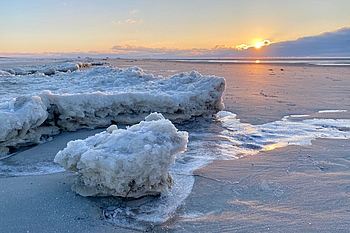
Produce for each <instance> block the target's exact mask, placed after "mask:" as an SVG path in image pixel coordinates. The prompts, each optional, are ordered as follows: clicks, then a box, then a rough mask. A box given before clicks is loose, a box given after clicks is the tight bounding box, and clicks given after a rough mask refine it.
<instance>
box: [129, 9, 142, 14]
mask: <svg viewBox="0 0 350 233" xmlns="http://www.w3.org/2000/svg"><path fill="white" fill-rule="evenodd" d="M139 12H140V10H139V9H134V10H132V11H130V14H136V13H139Z"/></svg>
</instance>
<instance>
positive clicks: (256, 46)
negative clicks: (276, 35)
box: [253, 40, 271, 49]
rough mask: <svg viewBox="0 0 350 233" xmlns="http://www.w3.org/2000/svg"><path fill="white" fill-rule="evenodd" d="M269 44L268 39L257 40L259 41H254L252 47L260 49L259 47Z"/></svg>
mask: <svg viewBox="0 0 350 233" xmlns="http://www.w3.org/2000/svg"><path fill="white" fill-rule="evenodd" d="M270 44H271V42H270V41H269V40H263V41H259V42H256V43H255V44H253V47H254V48H256V49H260V48H261V47H264V46H268V45H270Z"/></svg>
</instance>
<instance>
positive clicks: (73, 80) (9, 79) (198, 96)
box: [0, 63, 225, 155]
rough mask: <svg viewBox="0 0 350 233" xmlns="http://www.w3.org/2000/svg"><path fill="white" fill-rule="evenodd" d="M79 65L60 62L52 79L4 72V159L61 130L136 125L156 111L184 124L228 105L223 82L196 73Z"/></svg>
mask: <svg viewBox="0 0 350 233" xmlns="http://www.w3.org/2000/svg"><path fill="white" fill-rule="evenodd" d="M80 66H81V65H78V64H74V63H63V64H56V67H54V69H56V70H57V72H56V71H55V72H54V73H52V74H50V75H48V74H46V73H43V72H42V71H41V67H37V69H36V71H35V69H33V70H34V71H33V72H31V73H27V72H24V71H23V72H8V71H9V70H7V69H3V70H2V71H0V72H1V73H0V75H1V76H0V120H1V121H2V122H5V124H2V125H0V155H1V154H6V153H8V151H9V150H10V149H11V148H16V147H19V146H23V145H28V144H35V143H39V142H40V141H41V140H42V138H43V137H47V136H51V135H55V134H57V133H59V132H62V131H75V130H79V129H84V128H98V127H108V126H109V125H111V124H113V123H119V124H120V123H122V124H134V123H138V122H140V121H142V120H143V119H144V118H145V117H146V116H147V115H148V114H150V113H152V112H158V113H162V114H163V115H164V116H165V117H166V118H167V119H169V120H171V121H173V122H181V121H185V120H189V119H191V118H193V117H198V116H210V115H212V114H214V113H216V112H218V111H220V110H222V109H223V107H224V105H223V101H222V94H223V92H224V90H225V80H224V78H220V77H216V76H202V75H201V74H199V73H198V72H195V71H192V72H189V73H181V74H176V75H173V76H171V77H161V76H159V77H155V76H154V75H152V74H146V73H144V72H143V70H142V69H141V68H139V67H131V68H127V69H124V70H122V69H118V68H115V67H108V66H102V67H96V68H92V69H86V70H82V71H81V70H79V67H80ZM15 68H16V67H15ZM15 68H13V69H15ZM13 69H12V70H13ZM16 69H18V70H26V69H25V68H22V67H17V68H16Z"/></svg>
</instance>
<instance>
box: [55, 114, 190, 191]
mask: <svg viewBox="0 0 350 233" xmlns="http://www.w3.org/2000/svg"><path fill="white" fill-rule="evenodd" d="M187 142H188V134H187V132H183V131H178V130H177V129H176V127H175V126H174V125H173V124H172V123H171V121H169V120H167V119H165V118H164V117H163V115H162V114H159V113H152V114H150V115H149V116H147V117H146V119H145V121H141V122H140V123H139V124H136V125H133V126H131V127H128V128H127V129H118V128H117V126H116V125H112V126H110V127H108V128H107V130H106V131H105V132H102V133H99V134H96V135H95V136H93V137H89V138H87V139H85V140H76V141H71V142H69V143H68V145H67V147H66V148H65V149H63V150H61V151H60V152H58V153H57V155H56V157H55V159H54V161H55V162H56V163H58V164H60V165H61V166H63V167H64V168H65V169H66V170H71V171H76V172H78V173H79V174H80V175H79V177H78V179H77V180H76V183H75V184H74V185H73V186H72V189H73V190H74V191H75V192H77V193H78V194H80V195H82V196H109V195H112V196H121V197H125V196H128V197H134V198H138V197H141V196H146V195H158V194H161V193H164V192H167V191H168V187H170V186H171V184H172V179H171V176H170V174H169V173H168V168H169V166H170V165H171V164H172V163H174V160H175V154H176V153H179V152H183V151H184V150H185V149H186V147H187Z"/></svg>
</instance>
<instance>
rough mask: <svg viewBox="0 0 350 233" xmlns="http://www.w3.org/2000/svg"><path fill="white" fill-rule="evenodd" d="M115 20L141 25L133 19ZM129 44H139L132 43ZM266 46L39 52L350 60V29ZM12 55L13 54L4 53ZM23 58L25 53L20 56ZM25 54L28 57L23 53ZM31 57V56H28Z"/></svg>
mask: <svg viewBox="0 0 350 233" xmlns="http://www.w3.org/2000/svg"><path fill="white" fill-rule="evenodd" d="M127 21H128V20H125V21H118V22H116V21H112V23H114V24H117V25H120V24H123V23H137V22H134V20H132V19H130V20H129V21H128V22H127ZM128 43H132V44H134V43H137V41H129V42H128ZM261 43H263V44H262V46H261V48H260V49H257V47H259V46H257V47H256V46H255V45H245V44H243V45H236V46H235V45H233V46H230V45H224V44H218V45H216V46H214V47H213V48H186V49H182V48H178V47H170V48H169V47H156V48H151V47H146V46H138V45H130V44H119V45H114V46H113V47H112V48H110V49H109V50H108V51H86V52H77V51H76V52H72V53H55V52H53V53H41V54H39V53H35V54H32V55H38V56H39V55H43V56H62V57H63V56H81V57H85V56H94V57H98V56H100V57H101V56H108V57H122V58H170V59H171V58H192V59H196V58H197V59H201V58H203V59H205V58H208V59H210V58H223V59H224V58H244V57H256V58H257V57H350V27H342V28H339V29H337V30H334V31H329V32H323V33H321V34H319V35H315V36H305V37H299V38H297V39H295V40H288V41H281V42H269V41H267V40H266V41H262V42H261ZM0 55H5V56H9V55H10V54H5V53H1V52H0ZM16 55H21V54H16ZM23 55H25V54H23ZM28 55H30V54H28Z"/></svg>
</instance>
